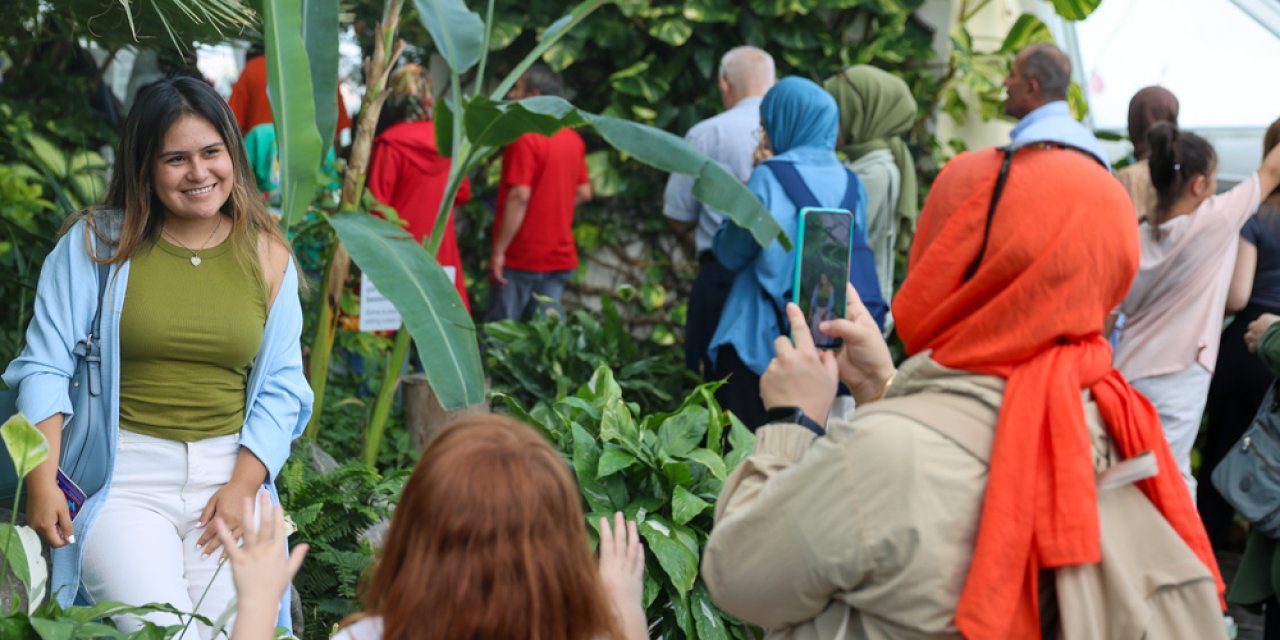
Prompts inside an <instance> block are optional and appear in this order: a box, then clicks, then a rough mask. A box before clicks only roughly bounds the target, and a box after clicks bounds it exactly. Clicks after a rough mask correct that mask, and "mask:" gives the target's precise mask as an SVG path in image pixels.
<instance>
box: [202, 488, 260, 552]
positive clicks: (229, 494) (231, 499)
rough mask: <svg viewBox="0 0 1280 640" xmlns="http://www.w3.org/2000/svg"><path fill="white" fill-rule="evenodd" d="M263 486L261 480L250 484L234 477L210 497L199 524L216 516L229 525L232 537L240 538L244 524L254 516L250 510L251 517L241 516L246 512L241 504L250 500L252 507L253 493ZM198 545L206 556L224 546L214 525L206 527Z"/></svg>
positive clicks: (204, 524)
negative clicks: (202, 548)
mask: <svg viewBox="0 0 1280 640" xmlns="http://www.w3.org/2000/svg"><path fill="white" fill-rule="evenodd" d="M261 488H262V483H261V482H259V483H256V484H249V483H247V482H244V481H237V480H236V479H235V478H232V480H231V482H228V483H227V484H225V485H222V488H221V489H218V491H217V492H216V493H214V494H213V497H211V498H209V503H208V504H206V505H205V507H204V511H203V512H202V513H201V514H200V524H199V525H198V526H200V527H206V526H207V525H208V524H209V523H210V522H211V521H212V520H213V519H214V518H218V519H220V520H222V523H223V525H224V526H226V527H227V531H229V532H230V533H231V537H232V538H233V539H238V538H239V537H240V534H241V533H242V532H243V531H244V524H245V523H246V522H249V521H251V520H252V516H253V511H250V512H249V516H250V517H249V518H243V517H241V516H242V515H243V513H244V512H243V511H242V510H241V508H240V506H241V505H242V504H244V503H245V502H246V501H248V502H249V505H250V507H252V505H253V495H254V494H255V493H257V491H258V490H259V489H261ZM196 546H197V547H204V556H205V557H209V556H210V555H212V554H213V552H215V551H217V550H218V548H219V547H221V546H222V539H221V537H220V536H218V535H217V531H216V529H215V528H214V527H206V528H205V532H204V535H201V536H200V540H198V541H197V542H196Z"/></svg>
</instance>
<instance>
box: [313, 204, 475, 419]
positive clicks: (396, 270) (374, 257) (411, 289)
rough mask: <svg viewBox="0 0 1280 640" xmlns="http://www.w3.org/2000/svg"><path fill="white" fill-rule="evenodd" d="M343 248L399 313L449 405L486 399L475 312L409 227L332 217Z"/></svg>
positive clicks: (355, 216) (361, 216)
mask: <svg viewBox="0 0 1280 640" xmlns="http://www.w3.org/2000/svg"><path fill="white" fill-rule="evenodd" d="M329 224H331V225H333V228H334V230H336V231H337V232H338V237H339V239H341V240H342V244H343V246H345V247H346V248H347V251H348V252H349V253H350V254H351V258H352V259H353V260H355V262H356V264H357V265H359V266H360V269H361V270H363V271H364V272H365V273H366V274H368V275H369V278H370V279H371V280H373V284H374V285H375V286H376V287H378V291H380V292H382V294H383V295H385V296H386V297H387V299H388V300H390V301H391V302H392V304H394V305H395V307H396V309H397V310H399V311H400V315H401V317H403V318H404V323H405V327H406V328H407V329H408V330H409V333H410V335H412V336H413V337H414V340H415V341H416V343H417V348H418V355H419V356H420V357H421V359H422V364H423V367H424V368H425V369H426V372H427V380H428V381H429V382H430V383H431V388H432V390H434V391H435V393H436V396H437V397H438V398H439V399H440V405H441V406H443V407H444V408H445V409H460V408H462V407H466V406H470V405H473V404H477V403H479V402H483V401H484V374H483V371H482V370H481V367H480V350H479V346H478V344H477V343H476V328H475V325H473V324H472V323H471V315H470V314H468V313H467V310H466V308H465V307H463V306H462V299H461V298H459V297H458V290H457V289H456V288H455V287H454V285H453V282H451V281H450V280H449V276H448V275H447V274H446V273H445V272H444V269H442V268H441V267H440V263H438V262H436V261H435V258H433V257H431V254H429V253H427V251H426V249H424V248H423V247H422V245H419V244H418V243H417V242H415V241H414V240H413V237H412V236H410V235H409V233H408V232H407V231H405V230H404V229H401V228H400V227H397V226H395V225H393V224H391V223H390V222H387V221H386V220H383V219H382V218H376V217H374V216H371V215H368V214H366V213H362V212H352V213H344V214H340V215H336V216H333V217H331V218H329Z"/></svg>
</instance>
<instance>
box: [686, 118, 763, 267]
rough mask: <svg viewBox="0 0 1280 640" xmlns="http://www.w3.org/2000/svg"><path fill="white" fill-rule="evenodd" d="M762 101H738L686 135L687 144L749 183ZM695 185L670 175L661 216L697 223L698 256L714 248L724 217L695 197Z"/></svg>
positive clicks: (695, 239)
mask: <svg viewBox="0 0 1280 640" xmlns="http://www.w3.org/2000/svg"><path fill="white" fill-rule="evenodd" d="M761 100H763V98H761V97H759V96H756V97H751V98H743V99H742V100H739V101H738V103H737V104H735V105H733V108H732V109H729V110H728V111H725V112H724V113H721V114H719V115H716V116H712V117H710V118H707V119H706V120H703V121H702V122H699V123H698V124H696V125H694V126H693V128H692V129H689V133H687V134H685V136H684V139H685V141H687V142H688V143H689V145H690V146H692V147H693V148H694V149H697V150H698V151H701V152H702V153H705V154H707V157H709V158H711V159H712V160H715V161H716V162H719V163H720V164H721V165H723V166H724V168H726V169H728V170H729V173H732V174H733V175H734V176H736V177H737V178H738V179H739V180H741V181H743V182H746V181H747V179H748V178H750V177H751V154H752V152H753V151H755V148H756V144H757V142H756V136H755V135H754V134H755V132H756V130H757V129H759V128H760V102H761ZM693 182H694V177H693V176H686V175H683V174H679V173H673V174H671V177H670V178H668V179H667V189H666V191H665V192H664V193H663V196H662V214H663V215H665V216H666V217H668V218H671V219H672V220H679V221H681V222H693V221H695V220H696V221H697V222H698V227H697V232H696V234H695V235H694V241H695V243H696V245H697V247H698V253H702V252H703V251H706V250H708V249H710V248H711V239H712V238H713V237H715V235H716V229H719V228H720V221H721V220H723V219H724V214H722V213H720V212H718V211H713V210H711V209H708V208H707V206H706V205H704V204H702V203H701V202H699V201H698V199H697V198H695V197H693Z"/></svg>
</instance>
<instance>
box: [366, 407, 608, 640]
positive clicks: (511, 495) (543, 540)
mask: <svg viewBox="0 0 1280 640" xmlns="http://www.w3.org/2000/svg"><path fill="white" fill-rule="evenodd" d="M364 587H365V588H364V593H363V594H362V595H363V600H364V606H365V610H366V613H367V614H369V615H377V616H381V617H382V621H383V634H382V637H383V639H384V640H416V639H427V638H430V639H432V640H473V639H474V640H479V639H494V640H505V639H511V640H516V639H519V640H594V639H597V638H609V639H616V638H621V637H622V636H621V633H620V632H619V631H618V626H617V625H618V623H617V621H616V620H615V619H614V617H613V613H612V611H611V609H610V607H609V603H608V601H607V600H606V597H605V593H604V586H603V584H602V582H601V580H600V576H599V573H598V570H597V568H596V562H595V559H594V558H593V557H592V554H591V547H590V543H589V542H588V539H587V527H586V521H585V519H584V517H583V512H582V506H581V498H580V497H579V494H578V491H577V488H576V485H575V483H574V480H573V477H572V476H571V475H570V473H569V468H568V465H567V463H566V462H565V461H564V460H563V459H561V458H560V456H559V455H558V454H557V453H556V452H555V450H554V449H552V448H551V445H550V444H548V443H547V441H546V440H545V439H543V438H542V436H540V435H538V434H537V433H535V432H534V431H533V429H531V428H529V427H528V426H526V425H524V424H521V423H519V422H516V421H515V420H512V419H510V418H505V417H502V416H495V415H484V416H475V417H472V418H466V419H463V420H459V421H458V422H456V423H455V424H454V425H452V426H451V427H449V428H448V429H447V430H446V431H445V432H444V433H442V434H441V435H440V436H439V437H438V438H437V439H436V440H435V442H433V443H432V444H431V446H430V447H429V448H428V449H427V451H426V452H425V453H424V454H423V456H422V459H421V460H420V461H419V462H418V466H417V468H415V469H414V471H413V475H412V476H411V477H410V478H409V482H408V484H407V485H406V486H405V489H404V494H403V496H402V498H401V500H400V504H399V505H398V506H397V507H396V514H395V517H394V518H393V519H392V521H391V529H390V531H389V532H388V534H387V540H386V546H385V547H383V549H382V553H381V556H380V558H379V559H378V564H377V566H376V568H375V571H374V573H373V577H372V579H371V580H370V581H369V582H367V583H366V584H365V586H364Z"/></svg>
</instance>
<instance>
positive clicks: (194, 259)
mask: <svg viewBox="0 0 1280 640" xmlns="http://www.w3.org/2000/svg"><path fill="white" fill-rule="evenodd" d="M221 228H222V214H218V224H216V225H214V227H213V231H212V232H211V233H210V234H209V237H208V238H205V239H204V243H203V245H207V244H209V241H210V240H212V239H213V236H215V235H217V234H218V229H221ZM160 235H163V236H168V237H169V239H170V240H172V241H173V242H174V243H175V244H177V245H178V246H179V247H182V248H183V249H186V250H187V251H190V252H191V266H193V267H198V266H200V263H201V262H204V261H203V260H201V259H200V251H204V250H205V249H208V248H209V247H207V246H203V245H202V246H201V247H200V250H199V251H196V250H195V249H192V248H191V247H188V246H187V245H185V244H182V241H181V240H178V239H177V238H176V237H174V236H173V234H170V233H168V232H167V231H166V230H165V228H164V227H163V226H162V227H160Z"/></svg>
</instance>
